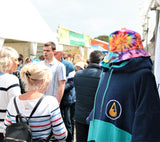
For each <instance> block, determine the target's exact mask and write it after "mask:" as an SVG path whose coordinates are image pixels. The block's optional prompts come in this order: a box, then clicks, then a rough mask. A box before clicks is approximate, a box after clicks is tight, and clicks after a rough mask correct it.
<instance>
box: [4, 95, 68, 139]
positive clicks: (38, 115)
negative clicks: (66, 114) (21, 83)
mask: <svg viewBox="0 0 160 142" xmlns="http://www.w3.org/2000/svg"><path fill="white" fill-rule="evenodd" d="M38 100H39V99H35V100H20V99H19V97H16V102H17V106H18V109H19V112H20V113H22V114H23V115H24V116H25V117H29V116H30V114H31V112H32V110H33V108H34V107H35V105H36V104H37V102H38ZM7 111H8V112H7V115H6V119H5V128H6V126H8V125H10V124H11V123H15V122H16V118H15V117H16V115H17V112H16V109H15V106H14V102H13V98H12V99H11V101H10V102H9V105H8V108H7ZM29 125H30V127H31V129H32V136H33V139H36V138H45V139H46V138H47V137H48V136H49V134H50V133H51V130H52V132H53V133H54V136H55V138H56V139H65V138H66V137H67V130H66V127H65V125H64V122H63V119H62V116H61V113H60V109H59V104H58V102H57V99H56V98H55V97H53V96H45V97H44V98H43V100H42V102H41V103H40V104H39V106H38V108H37V109H36V111H35V112H34V114H33V115H32V117H31V118H30V120H29ZM4 131H5V129H4Z"/></svg>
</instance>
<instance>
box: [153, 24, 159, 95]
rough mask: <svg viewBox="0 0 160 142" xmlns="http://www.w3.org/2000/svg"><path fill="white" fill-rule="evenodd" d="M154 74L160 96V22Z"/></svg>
mask: <svg viewBox="0 0 160 142" xmlns="http://www.w3.org/2000/svg"><path fill="white" fill-rule="evenodd" d="M154 74H155V78H156V82H157V88H158V92H159V95H160V22H159V25H158V31H157V38H156V49H155V66H154Z"/></svg>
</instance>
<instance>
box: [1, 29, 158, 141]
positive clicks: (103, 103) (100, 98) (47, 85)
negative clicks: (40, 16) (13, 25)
mask: <svg viewBox="0 0 160 142" xmlns="http://www.w3.org/2000/svg"><path fill="white" fill-rule="evenodd" d="M72 59H73V57H71V56H70V55H68V54H67V53H66V52H63V51H58V50H56V45H55V43H54V42H47V43H45V44H44V47H43V56H41V59H40V60H39V61H36V60H34V61H33V60H31V59H30V58H29V57H26V58H25V60H24V61H23V55H21V54H18V52H17V51H16V50H15V49H13V48H11V47H3V48H1V49H0V82H1V83H0V142H2V141H3V139H4V137H5V133H6V128H7V126H9V125H11V124H12V123H16V116H17V112H16V109H15V107H14V98H15V99H16V102H17V106H18V108H19V111H20V113H22V114H23V115H24V116H26V117H29V116H30V113H31V112H32V109H33V108H34V106H35V105H36V103H37V102H38V101H39V100H40V99H41V98H42V96H44V98H43V100H42V102H41V104H40V105H39V107H38V108H37V110H36V112H35V113H34V114H33V116H32V117H31V118H30V119H29V125H30V127H31V130H32V139H33V142H34V141H35V142H38V141H42V140H43V141H47V140H48V138H50V141H52V142H53V141H54V142H59V141H66V142H87V141H88V142H93V141H94V142H159V141H160V135H159V131H160V122H159V120H160V98H159V94H158V91H157V86H156V82H155V77H154V74H153V72H152V61H151V59H150V55H149V54H148V53H147V52H146V51H145V50H144V48H143V45H142V40H141V37H140V35H139V33H137V32H135V31H132V30H127V29H121V30H118V31H115V32H113V33H111V34H110V36H109V51H108V53H107V54H104V53H102V51H99V50H94V51H92V52H91V53H90V55H89V59H88V60H87V62H85V61H84V60H83V58H82V56H80V54H77V55H76V56H75V57H74V59H73V60H72ZM74 130H76V132H75V131H74ZM50 136H51V137H50ZM74 136H75V137H74ZM74 138H75V139H74Z"/></svg>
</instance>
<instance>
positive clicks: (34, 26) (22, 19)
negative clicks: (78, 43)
mask: <svg viewBox="0 0 160 142" xmlns="http://www.w3.org/2000/svg"><path fill="white" fill-rule="evenodd" d="M6 39H12V40H18V41H27V42H31V43H32V45H34V46H36V44H37V43H45V42H48V41H53V42H55V43H56V44H58V41H57V34H56V33H54V32H52V30H51V29H50V28H49V26H48V25H47V24H46V22H45V21H44V20H43V18H42V17H41V16H40V14H39V13H38V11H37V9H36V8H35V7H34V6H33V4H32V2H31V1H30V0H0V48H1V47H2V45H3V43H4V40H6Z"/></svg>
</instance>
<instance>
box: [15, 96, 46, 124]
mask: <svg viewBox="0 0 160 142" xmlns="http://www.w3.org/2000/svg"><path fill="white" fill-rule="evenodd" d="M43 98H44V96H42V97H41V98H40V99H39V100H38V102H37V104H36V105H35V107H34V108H33V110H32V112H31V114H30V116H29V118H28V119H27V123H28V121H29V119H30V118H31V117H32V115H33V114H34V112H35V111H36V109H37V107H38V106H39V104H40V103H41V101H42V100H43ZM14 105H15V108H16V111H17V114H18V116H19V118H20V121H21V122H22V118H24V117H23V116H22V115H21V114H20V112H19V109H18V106H17V103H16V97H14ZM16 122H18V117H16Z"/></svg>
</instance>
